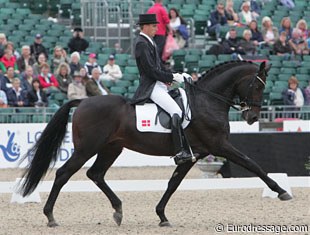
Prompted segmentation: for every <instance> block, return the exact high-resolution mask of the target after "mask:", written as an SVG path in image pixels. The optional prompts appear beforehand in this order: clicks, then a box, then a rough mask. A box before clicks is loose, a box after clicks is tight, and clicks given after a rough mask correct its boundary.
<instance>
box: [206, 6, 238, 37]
mask: <svg viewBox="0 0 310 235" xmlns="http://www.w3.org/2000/svg"><path fill="white" fill-rule="evenodd" d="M227 20H233V18H232V17H231V16H230V15H229V14H228V13H227V11H226V10H225V6H224V3H222V2H218V4H217V6H216V10H215V11H212V12H211V14H210V18H209V20H208V28H207V32H208V34H209V35H210V36H215V37H216V39H217V40H218V41H221V38H220V32H221V27H222V26H224V25H227Z"/></svg>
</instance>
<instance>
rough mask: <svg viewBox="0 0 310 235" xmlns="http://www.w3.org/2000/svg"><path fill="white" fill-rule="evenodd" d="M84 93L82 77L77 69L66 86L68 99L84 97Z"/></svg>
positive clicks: (85, 96)
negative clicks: (71, 80)
mask: <svg viewBox="0 0 310 235" xmlns="http://www.w3.org/2000/svg"><path fill="white" fill-rule="evenodd" d="M85 98H87V95H86V87H85V85H84V83H83V78H82V76H81V74H80V73H79V72H78V71H75V73H74V74H73V82H72V83H70V84H69V87H68V99H69V100H74V99H85Z"/></svg>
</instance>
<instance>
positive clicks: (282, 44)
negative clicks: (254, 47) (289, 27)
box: [273, 31, 292, 59]
mask: <svg viewBox="0 0 310 235" xmlns="http://www.w3.org/2000/svg"><path fill="white" fill-rule="evenodd" d="M286 38H287V37H286V32H285V31H283V32H282V33H280V36H279V38H278V40H277V41H276V42H275V43H274V45H273V52H274V54H275V55H278V56H284V57H285V59H289V58H290V55H291V53H292V47H291V46H290V44H289V43H288V41H287V40H286Z"/></svg>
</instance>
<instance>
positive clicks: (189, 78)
mask: <svg viewBox="0 0 310 235" xmlns="http://www.w3.org/2000/svg"><path fill="white" fill-rule="evenodd" d="M182 76H183V77H185V79H186V80H187V81H189V80H192V76H191V75H189V74H188V73H182Z"/></svg>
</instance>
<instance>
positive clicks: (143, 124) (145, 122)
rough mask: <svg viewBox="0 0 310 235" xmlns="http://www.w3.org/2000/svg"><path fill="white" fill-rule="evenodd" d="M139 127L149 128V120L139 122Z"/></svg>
mask: <svg viewBox="0 0 310 235" xmlns="http://www.w3.org/2000/svg"><path fill="white" fill-rule="evenodd" d="M141 125H142V126H143V127H146V126H151V120H141Z"/></svg>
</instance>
